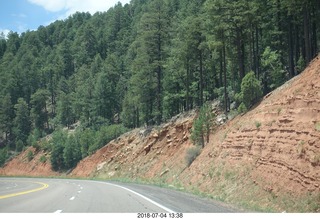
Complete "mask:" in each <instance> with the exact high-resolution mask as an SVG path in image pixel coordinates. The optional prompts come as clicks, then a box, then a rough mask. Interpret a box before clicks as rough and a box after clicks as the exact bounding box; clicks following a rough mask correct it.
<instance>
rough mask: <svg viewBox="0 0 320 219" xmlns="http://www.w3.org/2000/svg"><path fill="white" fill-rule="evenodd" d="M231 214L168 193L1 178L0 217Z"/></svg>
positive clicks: (120, 185) (134, 187)
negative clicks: (165, 213)
mask: <svg viewBox="0 0 320 219" xmlns="http://www.w3.org/2000/svg"><path fill="white" fill-rule="evenodd" d="M84 212H86V213H137V212H182V213H200V212H201V213H209V212H234V210H233V209H231V208H228V207H226V206H223V205H221V204H218V203H216V202H213V201H212V200H207V199H200V198H198V197H195V196H193V195H189V194H185V193H182V192H177V191H173V190H169V189H164V188H159V187H154V186H146V185H137V184H123V183H109V182H105V181H91V180H71V179H42V178H41V179H37V178H0V213H84Z"/></svg>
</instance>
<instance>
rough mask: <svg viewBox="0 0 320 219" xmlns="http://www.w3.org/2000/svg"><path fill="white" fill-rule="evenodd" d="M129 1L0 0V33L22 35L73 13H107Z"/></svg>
mask: <svg viewBox="0 0 320 219" xmlns="http://www.w3.org/2000/svg"><path fill="white" fill-rule="evenodd" d="M118 2H121V4H122V5H125V4H126V3H130V0H0V33H1V32H3V33H4V34H5V35H6V34H7V33H8V32H9V31H13V32H17V33H19V34H20V33H22V32H25V31H27V30H36V29H38V27H39V26H40V25H43V26H47V25H49V24H50V23H52V22H54V21H56V20H61V19H65V18H67V17H69V16H70V15H71V14H74V13H75V12H77V11H79V12H90V13H91V14H94V13H95V12H97V11H100V12H101V11H107V10H108V9H109V8H110V7H113V6H115V5H116V4H117V3H118Z"/></svg>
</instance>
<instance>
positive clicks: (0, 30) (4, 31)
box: [0, 29, 10, 39]
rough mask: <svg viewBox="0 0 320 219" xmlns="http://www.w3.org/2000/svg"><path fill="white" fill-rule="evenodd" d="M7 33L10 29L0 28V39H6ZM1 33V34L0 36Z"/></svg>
mask: <svg viewBox="0 0 320 219" xmlns="http://www.w3.org/2000/svg"><path fill="white" fill-rule="evenodd" d="M9 33H10V30H8V29H0V39H1V38H2V37H4V38H5V39H7V37H8V34H9ZM2 34H3V36H2Z"/></svg>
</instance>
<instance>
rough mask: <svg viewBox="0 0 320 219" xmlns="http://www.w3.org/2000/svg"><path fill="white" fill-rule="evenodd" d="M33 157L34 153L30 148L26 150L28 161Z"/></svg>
mask: <svg viewBox="0 0 320 219" xmlns="http://www.w3.org/2000/svg"><path fill="white" fill-rule="evenodd" d="M33 157H34V154H33V152H32V151H31V150H29V151H28V153H27V158H28V161H29V162H30V161H31V160H32V159H33Z"/></svg>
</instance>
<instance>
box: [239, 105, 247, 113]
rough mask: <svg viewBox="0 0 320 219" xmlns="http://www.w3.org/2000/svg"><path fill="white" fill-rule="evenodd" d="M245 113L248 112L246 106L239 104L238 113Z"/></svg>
mask: <svg viewBox="0 0 320 219" xmlns="http://www.w3.org/2000/svg"><path fill="white" fill-rule="evenodd" d="M247 111H248V109H247V107H246V105H244V103H241V104H240V106H239V107H238V112H239V113H245V112H247Z"/></svg>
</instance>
